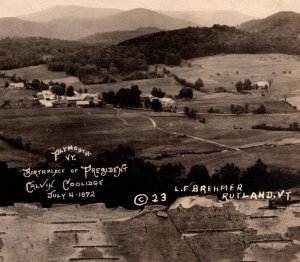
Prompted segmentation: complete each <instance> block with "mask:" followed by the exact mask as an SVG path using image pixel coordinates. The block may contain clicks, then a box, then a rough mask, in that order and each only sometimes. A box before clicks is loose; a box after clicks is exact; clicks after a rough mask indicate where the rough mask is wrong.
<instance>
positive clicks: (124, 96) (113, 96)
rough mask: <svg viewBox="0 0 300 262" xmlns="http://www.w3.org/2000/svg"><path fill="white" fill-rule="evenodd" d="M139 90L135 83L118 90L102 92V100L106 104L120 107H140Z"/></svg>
mask: <svg viewBox="0 0 300 262" xmlns="http://www.w3.org/2000/svg"><path fill="white" fill-rule="evenodd" d="M141 93H142V92H141V91H140V90H139V87H138V86H137V85H133V86H131V87H130V88H121V89H120V90H119V91H118V92H116V93H115V92H114V91H109V92H103V93H102V97H103V100H104V101H105V102H106V103H108V104H113V105H119V106H122V107H141V106H142V101H141V98H140V95H141Z"/></svg>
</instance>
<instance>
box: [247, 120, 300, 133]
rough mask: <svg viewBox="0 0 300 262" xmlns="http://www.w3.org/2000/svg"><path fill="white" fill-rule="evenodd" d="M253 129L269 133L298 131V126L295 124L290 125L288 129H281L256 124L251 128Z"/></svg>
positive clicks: (299, 129)
mask: <svg viewBox="0 0 300 262" xmlns="http://www.w3.org/2000/svg"><path fill="white" fill-rule="evenodd" d="M252 128H253V129H262V130H269V131H297V132H299V131H300V128H299V124H298V123H297V122H293V123H290V125H289V127H282V126H269V125H267V124H265V123H263V124H258V125H254V126H252Z"/></svg>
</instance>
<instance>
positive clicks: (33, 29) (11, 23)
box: [0, 17, 54, 38]
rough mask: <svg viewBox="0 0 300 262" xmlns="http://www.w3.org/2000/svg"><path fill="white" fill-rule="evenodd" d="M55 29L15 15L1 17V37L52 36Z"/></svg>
mask: <svg viewBox="0 0 300 262" xmlns="http://www.w3.org/2000/svg"><path fill="white" fill-rule="evenodd" d="M53 34H54V30H53V28H52V27H51V26H48V25H45V24H41V23H37V22H31V21H25V20H22V19H19V18H15V17H4V18H0V37H1V38H3V37H27V36H40V37H52V36H53Z"/></svg>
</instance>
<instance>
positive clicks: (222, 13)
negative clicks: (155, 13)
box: [163, 10, 254, 27]
mask: <svg viewBox="0 0 300 262" xmlns="http://www.w3.org/2000/svg"><path fill="white" fill-rule="evenodd" d="M163 13H164V14H167V15H169V16H172V17H176V18H180V19H185V20H189V21H191V22H194V23H197V24H201V25H203V26H207V27H210V26H213V25H214V24H220V25H227V26H237V25H239V24H241V23H243V22H246V21H249V20H252V19H254V17H251V16H249V15H246V14H243V13H240V12H237V11H232V10H216V11H166V12H163Z"/></svg>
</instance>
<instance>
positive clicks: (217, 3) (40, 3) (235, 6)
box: [0, 0, 300, 17]
mask: <svg viewBox="0 0 300 262" xmlns="http://www.w3.org/2000/svg"><path fill="white" fill-rule="evenodd" d="M55 5H81V6H87V7H98V8H118V9H122V10H129V9H133V8H138V7H142V8H148V9H152V10H158V11H159V10H167V11H180V10H235V11H239V12H242V13H244V14H248V15H251V16H254V17H265V16H268V15H271V14H273V13H276V12H279V11H295V12H298V13H300V0H0V17H8V16H19V15H22V14H29V13H32V12H37V11H41V10H44V9H47V8H50V7H53V6H55Z"/></svg>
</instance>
